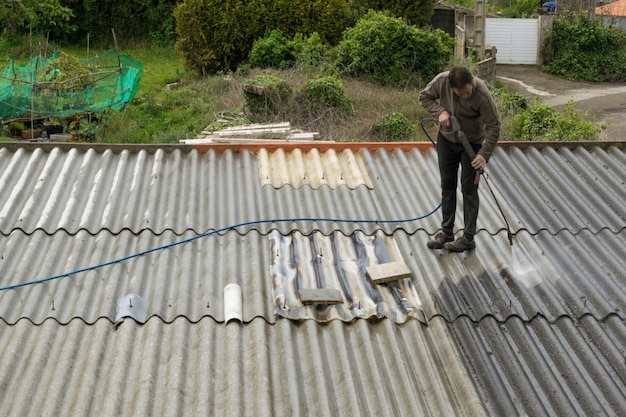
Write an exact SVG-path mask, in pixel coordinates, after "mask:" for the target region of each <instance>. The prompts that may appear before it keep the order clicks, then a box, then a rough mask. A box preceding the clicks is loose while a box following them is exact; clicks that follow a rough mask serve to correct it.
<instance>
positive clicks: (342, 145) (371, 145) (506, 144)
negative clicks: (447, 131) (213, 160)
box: [0, 141, 626, 153]
mask: <svg viewBox="0 0 626 417" xmlns="http://www.w3.org/2000/svg"><path fill="white" fill-rule="evenodd" d="M625 145H626V142H625V141H612V142H605V141H603V142H593V141H584V142H517V141H503V142H498V147H500V148H503V149H508V148H512V147H515V148H521V149H528V148H537V149H543V148H547V147H550V148H562V147H565V148H578V147H583V148H588V149H590V148H597V147H600V148H603V149H607V148H610V147H618V148H620V149H624V147H625ZM433 146H434V145H433V144H432V143H430V142H331V141H312V142H277V141H267V142H254V143H236V144H233V143H206V144H195V145H188V144H175V143H174V144H110V143H68V142H3V143H0V148H4V149H8V150H9V151H12V152H15V151H17V150H18V149H25V150H35V149H41V150H43V151H44V152H50V151H52V150H53V149H55V148H60V149H61V150H65V151H67V150H70V149H78V150H95V151H96V152H105V151H107V150H110V151H113V152H114V153H120V152H123V151H130V152H140V151H146V152H149V153H153V152H156V151H164V152H171V151H174V150H178V151H182V152H191V151H192V150H197V151H198V152H201V153H205V152H208V151H215V152H218V153H223V152H226V151H232V152H243V151H249V152H252V153H257V152H258V151H259V150H261V149H265V150H269V151H273V150H276V149H283V150H288V151H289V150H292V149H300V150H304V151H309V150H313V149H317V150H318V151H321V152H325V151H328V150H331V149H332V150H335V151H343V150H352V151H359V150H361V149H367V150H369V151H378V150H385V151H388V152H390V151H395V150H401V151H403V152H410V151H412V150H414V149H416V150H419V151H425V150H428V149H432V148H433Z"/></svg>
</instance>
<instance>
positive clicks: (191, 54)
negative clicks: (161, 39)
mask: <svg viewBox="0 0 626 417" xmlns="http://www.w3.org/2000/svg"><path fill="white" fill-rule="evenodd" d="M346 7H347V6H346V2H345V0H314V1H311V0H251V1H249V2H243V3H242V2H241V1H239V0H219V1H218V0H184V1H183V2H182V3H180V4H179V5H178V6H177V7H176V9H175V10H174V17H175V19H176V23H177V24H176V30H177V33H178V40H177V43H176V44H177V47H178V50H179V51H180V52H181V53H182V55H183V57H184V59H185V64H186V65H187V66H188V67H189V68H193V69H196V70H198V71H199V72H200V73H216V72H219V71H234V70H236V69H237V67H238V66H239V64H240V63H242V62H244V60H245V59H246V58H247V57H248V55H249V53H250V51H251V50H252V47H253V44H254V40H256V39H259V38H261V37H262V36H263V35H264V34H265V33H266V29H267V24H268V22H271V24H272V25H273V27H272V29H276V30H279V31H281V32H282V33H283V34H284V36H285V37H286V38H291V37H293V36H295V35H296V34H297V33H303V34H305V35H309V34H312V33H314V32H317V33H318V34H319V37H320V39H321V41H322V42H324V43H328V44H334V43H336V42H338V41H339V39H340V38H341V31H342V30H343V25H344V17H345V14H346ZM280 44H281V43H280V42H279V43H278V44H277V45H280Z"/></svg>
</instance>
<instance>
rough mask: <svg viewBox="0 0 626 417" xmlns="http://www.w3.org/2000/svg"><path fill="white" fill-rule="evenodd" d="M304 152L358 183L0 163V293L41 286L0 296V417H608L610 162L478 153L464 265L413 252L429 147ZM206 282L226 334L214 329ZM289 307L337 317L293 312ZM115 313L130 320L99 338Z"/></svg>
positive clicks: (621, 187) (620, 347)
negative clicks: (471, 234) (374, 266)
mask: <svg viewBox="0 0 626 417" xmlns="http://www.w3.org/2000/svg"><path fill="white" fill-rule="evenodd" d="M326 146H331V147H332V146H334V147H335V148H334V149H335V150H334V151H333V152H335V154H336V155H341V156H340V158H346V160H349V161H359V163H357V164H347V165H346V166H349V167H350V168H347V169H345V171H346V177H347V178H348V177H349V178H369V181H370V183H369V185H366V184H365V183H366V182H367V181H363V183H362V184H357V183H351V184H348V183H337V184H329V183H325V184H322V183H320V184H317V185H314V184H312V183H302V184H299V185H297V186H292V185H289V184H285V185H282V186H280V184H274V185H271V184H264V183H263V180H262V179H263V178H264V177H263V174H261V172H263V167H262V165H263V164H260V163H259V161H260V157H259V156H260V155H263V152H261V151H258V150H256V149H253V150H250V149H245V148H244V147H239V148H236V147H235V148H233V147H207V148H204V149H203V151H206V152H200V151H198V150H194V149H192V148H190V147H186V146H172V147H132V146H131V147H108V146H102V147H100V146H65V145H63V146H61V145H59V146H57V145H48V146H41V147H36V146H30V145H24V146H12V145H11V146H4V147H2V148H0V198H1V200H0V201H2V205H1V206H0V234H1V235H2V237H3V238H2V239H1V240H0V270H1V271H2V276H1V277H0V286H3V287H6V286H12V285H22V284H28V283H29V282H31V281H34V280H39V279H46V282H44V283H39V284H35V285H24V286H23V287H19V288H15V289H10V290H3V291H0V326H1V327H2V332H0V343H2V346H6V348H5V349H4V350H3V351H2V353H0V363H2V365H1V366H0V385H1V386H3V390H0V404H1V405H0V414H2V415H68V414H70V415H71V414H81V415H84V414H91V415H120V414H132V415H153V414H162V415H190V414H191V415H197V414H201V415H207V414H221V415H229V413H230V414H233V415H270V414H271V415H309V414H313V415H380V414H384V415H433V416H435V415H437V416H438V415H451V416H452V415H459V416H464V415H467V416H475V415H481V414H483V415H494V416H496V415H497V416H500V415H616V416H617V415H624V414H626V395H625V394H624V392H626V366H625V365H624V357H626V351H625V348H624V346H626V327H625V326H624V311H625V309H626V285H625V283H626V273H625V272H624V271H625V270H624V259H625V257H626V249H625V248H626V219H625V217H626V184H625V181H626V156H625V155H624V152H623V147H622V145H621V144H567V145H565V144H550V145H546V144H532V145H509V146H506V145H502V146H500V147H499V148H498V149H497V151H496V153H495V155H494V157H493V158H492V160H491V162H490V164H489V167H488V175H489V181H490V183H491V185H492V187H493V189H494V192H495V193H496V196H497V198H498V201H499V202H500V204H501V206H502V209H503V211H504V213H505V215H506V217H507V219H508V220H509V222H510V223H511V226H512V230H513V232H514V233H515V237H514V245H513V247H510V246H509V244H508V240H507V233H506V228H505V226H504V222H503V219H502V217H501V214H500V211H499V209H498V207H497V205H496V203H495V202H494V199H493V197H492V196H491V194H490V193H489V189H488V187H486V186H485V185H486V184H484V183H483V185H482V186H481V215H480V218H479V232H478V234H477V236H476V239H477V242H478V248H477V249H476V250H475V251H473V252H471V253H464V254H446V253H444V252H443V251H441V252H438V251H429V250H427V249H426V247H425V242H426V240H427V239H428V237H429V235H432V234H433V233H434V232H435V231H436V230H437V228H438V223H439V221H440V218H439V213H438V212H435V213H434V214H433V215H430V216H427V215H428V214H429V213H431V212H432V211H433V209H435V208H436V207H437V204H438V200H439V197H438V194H439V191H438V170H437V161H436V154H435V152H434V150H433V149H432V148H429V147H422V146H416V147H415V148H413V149H411V148H410V147H408V148H407V145H406V144H403V145H402V148H400V147H397V148H394V147H393V145H392V146H391V147H387V148H385V147H380V148H379V149H376V150H375V149H369V148H367V147H366V145H364V144H361V145H359V146H365V147H363V148H362V149H361V148H357V147H356V146H354V145H353V146H344V145H341V144H336V145H326ZM260 148H261V149H263V147H262V146H261V147H260ZM283 148H284V149H282V150H281V151H277V148H275V147H274V148H272V147H270V146H268V147H267V149H266V151H265V152H267V154H265V156H267V155H269V154H270V153H272V152H279V153H281V152H282V153H283V155H284V156H280V157H279V158H276V159H273V160H272V163H271V170H272V172H273V173H275V174H277V178H289V175H288V174H289V173H290V172H294V171H295V170H296V168H295V166H297V165H298V164H300V163H301V162H298V161H302V160H303V158H305V159H306V158H313V160H318V161H319V160H320V159H319V158H322V159H323V158H326V157H330V158H331V159H333V160H336V157H335V156H332V155H330V154H329V155H326V154H325V152H322V153H321V154H320V153H319V152H317V155H315V154H314V153H312V154H310V155H308V154H307V153H308V152H312V151H310V148H307V147H306V146H304V145H298V146H297V149H296V150H290V149H289V148H288V147H287V146H285V147H283ZM291 152H295V153H300V155H299V156H298V155H291ZM303 152H304V154H303ZM326 152H327V151H326ZM320 155H321V156H320ZM320 166H322V167H324V168H322V170H321V171H317V172H322V173H324V172H337V171H336V165H333V164H331V165H329V166H328V168H327V167H326V166H327V165H324V164H321V165H320ZM266 169H267V168H266ZM341 171H342V172H344V169H343V168H342V169H341ZM352 171H355V172H352ZM355 173H356V174H355ZM323 176H324V174H322V176H317V178H322V177H323ZM288 182H289V181H288ZM423 216H427V217H423ZM458 216H459V218H462V215H461V211H460V207H459V211H458ZM376 239H379V240H380V242H384V245H383V246H380V245H378V246H377V245H376V244H374V241H376ZM277 243H278V244H280V245H282V248H287V249H285V250H286V251H287V252H288V253H290V254H291V255H290V259H289V260H286V259H281V260H277V259H276V253H274V252H272V247H273V245H274V247H276V246H275V245H276V244H277ZM293 244H296V245H297V246H295V247H292V246H290V245H293ZM369 245H371V246H369ZM375 248H379V249H375ZM380 248H385V251H384V253H382V254H381V253H379V252H376V251H377V250H380ZM320 251H321V252H323V253H322V255H323V260H322V261H320V256H319V255H320ZM359 251H364V252H359ZM385 259H400V260H402V262H404V263H405V264H406V265H407V267H408V268H409V269H410V271H411V277H410V278H408V279H405V280H404V281H403V283H401V285H403V286H404V287H402V288H404V289H401V290H399V288H401V287H396V284H382V286H380V287H376V286H371V285H369V283H368V281H367V278H366V277H365V274H364V272H363V268H362V266H363V265H362V264H363V263H365V262H378V263H380V262H384V260H385ZM316 262H323V266H322V267H320V266H319V265H318V266H316V265H315V263H316ZM359 265H360V266H359ZM289 268H296V269H297V270H298V271H299V274H301V277H300V276H298V277H299V278H297V279H295V280H292V278H289V279H287V278H288V277H293V276H292V275H291V274H290V273H288V272H284V275H282V276H284V277H286V278H285V279H283V281H280V280H279V281H277V280H276V277H277V276H280V274H278V275H276V273H277V271H279V270H280V271H286V270H287V269H289ZM74 272H76V273H74ZM346 277H347V278H346ZM281 282H282V284H281ZM229 283H237V284H239V285H240V286H241V288H242V292H243V323H242V324H237V323H233V322H230V323H229V324H226V323H225V317H224V300H223V289H224V287H225V286H226V285H227V284H229ZM307 283H308V284H307ZM305 284H306V285H305ZM281 285H282V286H281ZM285 285H287V286H288V287H285ZM312 285H314V286H317V287H320V288H324V287H331V286H332V287H333V288H337V289H339V291H340V293H341V295H342V298H343V299H344V303H343V304H341V305H339V306H329V307H326V308H321V307H320V306H309V307H306V306H303V305H302V304H301V303H300V302H299V300H298V296H297V291H296V290H297V289H298V288H301V287H302V286H307V287H310V286H312ZM372 288H375V290H374V291H372ZM281 291H282V293H283V294H290V297H288V299H287V305H285V301H284V299H283V301H282V302H276V301H277V299H278V298H277V295H279V293H280V292H281ZM127 294H138V295H140V296H141V297H144V298H146V299H147V300H148V301H149V305H148V312H147V313H148V314H147V316H148V318H147V321H146V323H145V324H144V325H139V324H136V323H134V322H133V321H132V320H130V319H126V320H125V321H124V323H121V324H120V325H119V327H117V330H115V328H116V326H115V323H114V321H115V313H116V312H115V308H116V303H117V300H118V299H119V298H120V297H123V296H125V295H127ZM407 295H408V296H407ZM407 303H408V304H407ZM407 305H410V306H414V307H419V312H420V314H418V315H412V314H406V313H407V311H409V310H406V309H405V308H406V307H407ZM365 306H368V310H367V313H366V314H362V310H365V309H364V307H365ZM369 306H371V307H369ZM284 307H288V310H289V312H290V313H289V314H285V312H284V311H282V309H284ZM370 308H371V309H370ZM403 309H404V310H403ZM381 312H382V313H384V314H378V313H381ZM283 317H289V318H291V319H293V320H290V319H286V318H283ZM361 318H368V319H369V320H363V319H361ZM416 319H418V320H416ZM329 320H330V321H329ZM320 322H324V323H326V324H320ZM242 398H245V399H246V401H242Z"/></svg>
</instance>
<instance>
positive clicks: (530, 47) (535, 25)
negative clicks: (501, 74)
mask: <svg viewBox="0 0 626 417" xmlns="http://www.w3.org/2000/svg"><path fill="white" fill-rule="evenodd" d="M485 43H486V44H487V45H493V46H495V47H496V48H497V52H496V62H497V63H498V64H530V65H536V64H537V52H538V48H539V20H538V19H500V18H489V19H485Z"/></svg>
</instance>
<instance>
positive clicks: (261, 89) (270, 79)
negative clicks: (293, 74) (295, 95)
mask: <svg viewBox="0 0 626 417" xmlns="http://www.w3.org/2000/svg"><path fill="white" fill-rule="evenodd" d="M291 93H292V89H291V86H290V85H289V83H288V82H287V81H286V80H283V79H282V78H279V77H275V76H273V75H266V74H260V75H256V76H254V77H252V78H250V79H249V80H247V81H246V82H245V83H244V85H243V94H244V98H245V101H246V107H247V108H248V110H250V112H251V113H252V115H253V116H257V117H259V116H263V117H266V116H270V115H272V114H275V113H277V112H278V111H280V109H281V108H282V107H283V106H284V105H285V103H287V102H288V100H289V98H290V97H291Z"/></svg>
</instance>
